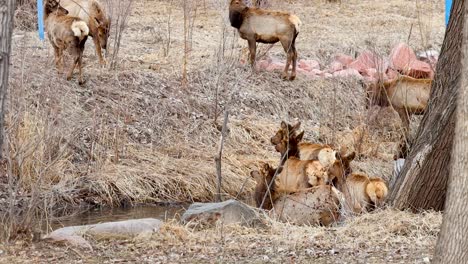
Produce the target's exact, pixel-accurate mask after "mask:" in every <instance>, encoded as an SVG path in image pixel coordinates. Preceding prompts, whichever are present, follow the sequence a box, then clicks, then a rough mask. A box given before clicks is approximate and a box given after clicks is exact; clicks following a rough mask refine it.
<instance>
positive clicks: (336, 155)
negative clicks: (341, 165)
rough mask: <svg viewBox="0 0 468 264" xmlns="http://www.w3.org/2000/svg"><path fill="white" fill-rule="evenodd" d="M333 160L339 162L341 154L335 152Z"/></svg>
mask: <svg viewBox="0 0 468 264" xmlns="http://www.w3.org/2000/svg"><path fill="white" fill-rule="evenodd" d="M335 158H336V159H337V160H341V154H340V153H339V152H338V151H335Z"/></svg>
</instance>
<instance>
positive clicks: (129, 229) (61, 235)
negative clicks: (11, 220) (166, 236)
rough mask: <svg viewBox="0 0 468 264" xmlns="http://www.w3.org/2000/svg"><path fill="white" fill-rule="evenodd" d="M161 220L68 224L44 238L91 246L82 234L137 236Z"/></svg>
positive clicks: (153, 230) (158, 223) (156, 226)
mask: <svg viewBox="0 0 468 264" xmlns="http://www.w3.org/2000/svg"><path fill="white" fill-rule="evenodd" d="M161 225H162V221H161V220H159V219H154V218H143V219H132V220H125V221H118V222H108V223H101V224H94V225H82V226H68V227H63V228H59V229H57V230H54V231H53V232H52V233H50V234H48V235H47V236H45V237H44V238H43V239H44V240H49V241H53V242H68V243H70V244H72V245H76V246H80V247H91V245H90V244H89V242H88V241H86V240H85V239H84V238H83V237H82V235H83V234H90V235H125V236H137V235H139V234H142V233H147V232H148V233H151V232H155V231H158V230H159V228H160V227H161Z"/></svg>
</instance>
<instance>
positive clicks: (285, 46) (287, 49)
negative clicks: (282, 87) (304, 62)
mask: <svg viewBox="0 0 468 264" xmlns="http://www.w3.org/2000/svg"><path fill="white" fill-rule="evenodd" d="M280 41H281V45H282V46H283V49H284V52H286V54H287V55H288V58H287V59H286V66H285V67H284V71H283V74H282V75H281V78H283V79H287V78H288V70H289V66H290V65H291V61H292V60H293V57H294V56H293V54H294V53H293V52H292V42H291V41H290V40H289V39H281V40H280Z"/></svg>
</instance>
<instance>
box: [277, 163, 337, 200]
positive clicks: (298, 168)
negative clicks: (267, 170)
mask: <svg viewBox="0 0 468 264" xmlns="http://www.w3.org/2000/svg"><path fill="white" fill-rule="evenodd" d="M333 180H334V175H333V174H331V175H329V173H328V168H326V167H324V166H322V164H320V162H319V161H317V160H299V159H297V158H294V157H293V158H289V159H288V160H287V161H286V163H285V164H284V166H283V169H282V171H281V173H280V174H279V175H278V176H277V177H276V179H275V190H276V192H277V193H281V194H289V193H294V192H298V191H302V190H306V189H309V188H311V187H314V186H319V185H326V184H331V182H332V181H333Z"/></svg>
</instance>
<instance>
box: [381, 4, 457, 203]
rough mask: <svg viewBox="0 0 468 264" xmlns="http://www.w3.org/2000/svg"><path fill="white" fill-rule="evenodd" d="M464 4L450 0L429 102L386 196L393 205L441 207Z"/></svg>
mask: <svg viewBox="0 0 468 264" xmlns="http://www.w3.org/2000/svg"><path fill="white" fill-rule="evenodd" d="M464 6H465V1H464V0H455V1H454V2H453V6H452V11H451V15H450V22H449V25H448V27H447V31H446V33H445V39H444V43H443V45H442V51H441V54H440V58H439V61H438V63H437V72H436V76H435V80H434V81H433V83H432V91H431V98H430V100H429V105H428V107H427V109H426V113H425V115H424V117H423V119H422V121H421V125H420V126H419V129H418V132H417V136H416V141H415V144H414V145H413V148H412V150H411V152H410V154H409V156H408V158H407V159H406V162H405V165H404V166H403V169H402V171H401V174H400V176H399V177H398V179H396V181H395V184H394V185H393V186H391V193H390V196H389V200H390V201H392V202H393V206H394V207H395V208H397V209H412V210H415V211H417V210H421V209H434V210H443V208H444V202H445V194H446V190H447V179H448V175H449V164H450V154H451V151H452V143H453V135H454V131H455V108H456V98H457V91H458V86H459V82H460V72H461V47H462V33H463V23H464V17H465V9H464Z"/></svg>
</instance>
